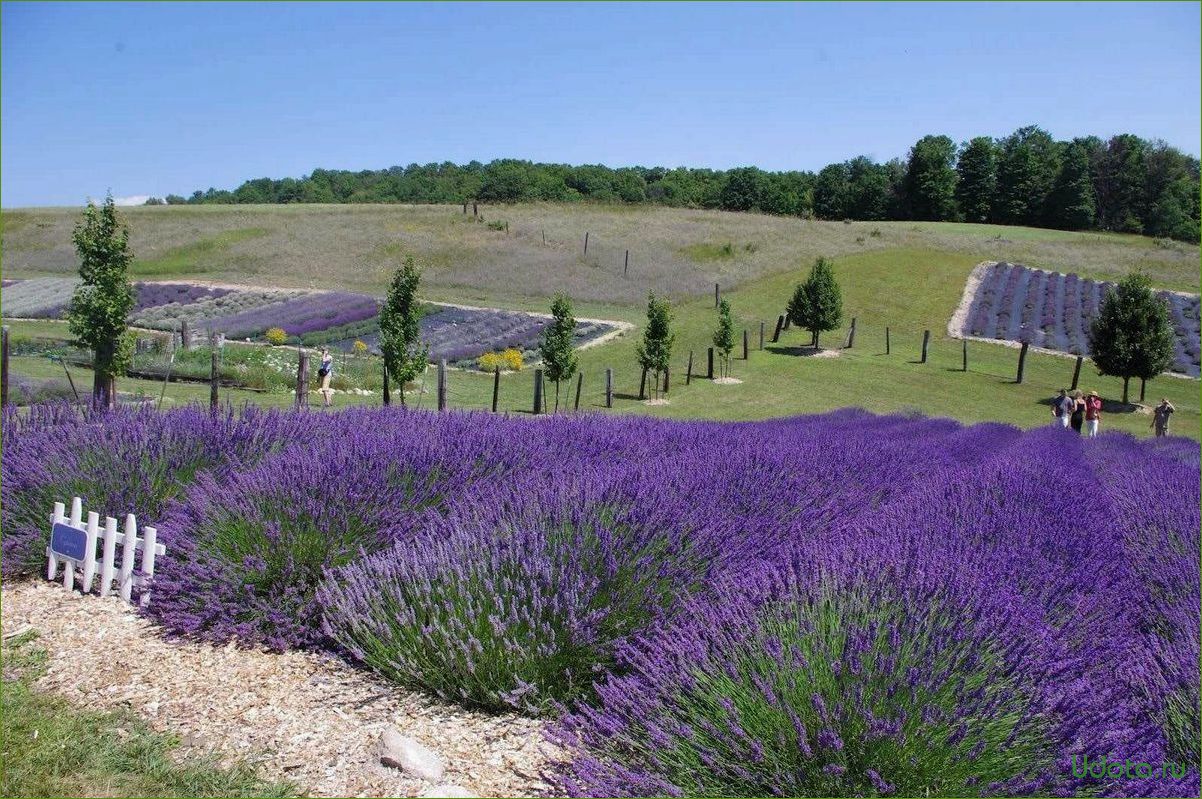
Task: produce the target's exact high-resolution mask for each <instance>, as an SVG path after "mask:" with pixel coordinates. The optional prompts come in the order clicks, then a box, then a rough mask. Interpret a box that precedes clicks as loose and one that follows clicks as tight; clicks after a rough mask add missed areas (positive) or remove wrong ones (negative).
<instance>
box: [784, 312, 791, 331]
mask: <svg viewBox="0 0 1202 799" xmlns="http://www.w3.org/2000/svg"><path fill="white" fill-rule="evenodd" d="M784 320H785V326H784V327H782V328H781V330H788V329H789V328H790V327H792V326H793V320H792V319H790V318H789V315H788V314H785V315H784Z"/></svg>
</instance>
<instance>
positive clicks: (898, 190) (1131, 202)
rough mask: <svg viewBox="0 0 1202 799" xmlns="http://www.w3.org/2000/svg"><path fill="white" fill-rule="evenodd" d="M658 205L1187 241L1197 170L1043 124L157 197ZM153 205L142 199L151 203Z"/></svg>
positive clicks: (1178, 160) (251, 185)
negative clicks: (810, 160) (1003, 131)
mask: <svg viewBox="0 0 1202 799" xmlns="http://www.w3.org/2000/svg"><path fill="white" fill-rule="evenodd" d="M473 200H476V201H479V202H487V203H511V202H529V201H547V202H572V201H592V202H607V203H632V204H637V203H657V204H662V205H670V206H679V207H692V208H716V209H721V210H727V211H758V212H762V213H769V214H779V215H790V216H801V217H806V218H819V219H855V220H898V219H913V220H923V221H964V222H993V223H1000V224H1010V225H1032V226H1037V227H1051V228H1060V229H1064V230H1108V231H1118V232H1124V233H1141V234H1144V235H1148V236H1156V237H1161V238H1173V239H1178V240H1182V241H1192V242H1197V241H1198V239H1199V163H1198V159H1197V158H1194V157H1192V156H1189V155H1186V154H1185V153H1182V152H1181V151H1180V150H1178V149H1176V148H1174V147H1170V146H1168V145H1167V144H1165V143H1164V142H1161V141H1148V140H1145V139H1141V138H1139V137H1138V136H1134V135H1132V134H1121V135H1118V136H1113V137H1112V138H1110V139H1109V140H1108V141H1104V140H1102V139H1100V138H1098V137H1096V136H1087V137H1082V138H1076V139H1073V140H1071V141H1056V140H1055V139H1053V138H1052V136H1051V135H1049V134H1048V133H1047V132H1046V131H1044V130H1042V129H1041V128H1038V127H1034V126H1030V127H1024V128H1020V129H1019V130H1016V131H1015V132H1014V133H1012V134H1010V135H1009V136H1006V137H1004V138H1002V139H993V138H990V137H988V136H979V137H977V138H974V139H972V140H971V141H968V142H964V143H962V144H960V145H956V143H955V142H953V141H952V139H951V138H949V137H947V136H935V135H931V136H924V137H923V138H921V139H919V140H918V141H917V142H916V143H915V144H914V146H913V147H912V148H910V151H909V153H908V155H907V157H906V158H905V159H900V158H895V159H893V160H890V161H888V162H885V163H877V162H876V161H874V160H873V159H871V158H869V157H867V156H858V157H856V158H853V159H851V160H850V161H845V162H843V163H839V164H831V165H829V166H827V167H825V168H823V169H822V170H820V171H819V172H817V173H814V172H800V171H789V172H767V171H764V170H761V169H758V168H756V167H741V168H737V169H729V170H713V169H691V168H687V167H679V168H675V169H667V168H663V167H640V166H635V167H622V168H617V169H614V168H610V167H606V166H600V165H584V166H570V165H566V164H540V163H532V162H530V161H521V160H514V159H499V160H496V161H492V162H490V163H488V164H482V163H480V162H478V161H472V162H471V163H468V164H465V165H462V166H460V165H457V164H453V163H449V162H444V163H441V164H426V165H424V166H423V165H419V164H411V165H409V166H406V167H401V166H394V167H390V168H388V169H379V170H363V171H360V172H351V171H345V170H327V169H315V170H314V171H313V172H312V173H311V174H310V175H307V176H305V177H301V178H282V179H273V178H258V179H255V180H248V181H246V182H245V183H243V184H242V185H241V186H239V187H237V188H236V189H234V190H232V191H229V190H219V189H213V188H210V189H209V190H208V191H196V192H194V193H193V194H192V196H191V197H188V198H184V197H182V196H179V195H168V197H167V198H166V200H165V202H167V203H168V204H183V203H198V204H203V203H462V202H468V201H473ZM162 202H164V200H160V199H158V198H152V199H151V200H150V201H149V203H150V204H160V203H162Z"/></svg>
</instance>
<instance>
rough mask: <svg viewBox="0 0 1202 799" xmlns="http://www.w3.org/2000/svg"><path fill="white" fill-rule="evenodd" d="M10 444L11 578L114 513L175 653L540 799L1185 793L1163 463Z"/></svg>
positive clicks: (133, 440) (442, 421) (325, 440)
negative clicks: (467, 761) (450, 707)
mask: <svg viewBox="0 0 1202 799" xmlns="http://www.w3.org/2000/svg"><path fill="white" fill-rule="evenodd" d="M1007 279H1009V275H1008V274H1007ZM1000 296H1001V293H999V294H998V297H999V298H1000ZM1016 296H1017V292H1016ZM1011 303H1012V304H1011V307H1012V308H1014V307H1015V305H1014V304H1013V303H1014V298H1013V297H1011ZM1019 307H1023V306H1019ZM3 421H4V435H5V440H4V445H5V457H4V459H3V463H2V464H0V466H2V469H3V474H2V475H0V477H2V478H3V479H2V482H0V490H2V492H3V493H2V496H0V506H2V511H3V514H4V515H3V525H2V526H0V533H2V535H3V547H4V551H3V554H4V568H5V577H6V578H12V577H14V576H18V575H21V574H27V573H29V572H32V571H35V570H37V569H38V568H39V566H40V565H41V563H42V558H43V557H44V555H43V553H44V548H45V536H46V530H45V524H44V519H45V509H46V508H47V507H50V503H52V502H54V501H65V500H69V498H70V496H71V495H72V494H73V493H74V494H79V495H80V496H83V497H84V498H85V500H86V501H87V503H88V505H89V507H103V508H104V509H105V510H106V512H115V513H118V514H119V513H122V512H125V511H126V510H130V511H134V512H136V513H138V514H139V518H140V520H142V521H143V522H144V523H157V524H156V526H158V527H159V530H160V535H161V536H162V540H163V541H164V543H166V544H167V545H168V548H167V556H166V557H165V558H164V559H163V561H162V562H161V564H160V566H159V568H160V571H159V573H158V575H157V580H156V585H155V593H154V599H153V602H152V603H151V605H150V607H149V609H148V612H149V614H150V615H151V616H152V617H153V618H154V619H155V620H156V621H157V622H158V623H159V624H160V625H161V626H162V627H163V628H164V630H165V631H167V632H168V633H170V634H174V635H180V636H186V637H189V638H199V639H202V640H206V641H213V642H225V641H235V642H238V643H241V644H244V645H253V646H259V645H266V646H268V647H271V648H274V649H288V648H296V647H301V648H310V649H324V650H327V651H330V652H332V653H335V654H337V655H339V656H341V657H344V658H347V659H348V660H351V661H354V662H358V663H361V664H363V665H364V666H366V667H368V668H371V669H374V670H376V671H377V672H379V673H380V674H381V675H382V676H383V677H385V678H386V679H390V680H393V681H396V682H397V683H399V684H402V685H408V686H415V687H420V688H422V689H425V690H429V691H431V692H434V693H437V694H440V695H441V696H444V697H446V698H447V699H449V700H451V701H456V702H459V703H462V704H464V705H470V706H484V707H488V708H494V709H516V710H518V711H520V712H524V713H528V714H531V715H538V716H540V717H543V718H545V719H547V728H548V734H549V735H551V736H552V738H553V740H554V741H555V742H556V743H557V744H558V747H557V749H556V752H557V754H556V761H555V762H554V763H553V764H552V767H551V770H550V773H548V775H547V776H548V777H549V778H550V780H551V781H552V790H553V791H555V792H557V793H566V794H569V795H576V796H611V795H621V796H630V795H635V796H647V795H697V796H767V795H829V796H855V795H863V796H870V795H879V796H886V795H893V794H900V795H917V796H941V795H952V796H966V795H971V796H977V795H1017V796H1028V795H1090V796H1144V795H1150V796H1163V795H1169V796H1197V795H1198V793H1199V771H1198V769H1199V761H1198V751H1199V738H1198V722H1199V712H1198V708H1199V676H1198V658H1199V634H1200V632H1199V622H1198V603H1199V601H1200V591H1199V559H1200V554H1202V553H1200V547H1199V525H1200V520H1199V503H1200V502H1202V495H1200V494H1199V461H1200V450H1199V447H1198V445H1197V444H1194V443H1192V442H1189V441H1186V440H1184V439H1179V438H1167V439H1155V440H1145V441H1137V440H1136V439H1134V438H1132V437H1130V436H1127V435H1124V434H1113V433H1108V434H1103V435H1102V436H1101V437H1100V438H1098V439H1089V440H1086V439H1081V438H1080V437H1078V436H1075V435H1071V434H1067V433H1064V432H1063V431H1061V430H1059V429H1050V428H1044V429H1041V430H1035V431H1030V432H1020V431H1019V430H1017V429H1015V428H1012V427H1007V426H1004V425H996V424H985V425H974V426H970V427H965V426H961V425H959V424H956V423H954V422H950V421H946V420H939V419H922V418H918V419H915V418H907V417H901V416H874V415H871V414H868V413H864V412H862V411H853V410H845V411H839V412H835V413H830V414H825V415H821V416H811V417H799V418H796V419H781V420H774V421H770V422H763V423H739V424H723V423H716V422H670V421H660V420H653V419H645V418H637V419H636V418H618V417H606V416H598V415H572V416H556V417H548V418H545V419H540V420H527V419H519V418H507V417H503V416H496V415H491V414H486V413H479V412H476V413H446V414H437V415H434V414H422V413H421V412H416V411H406V410H402V409H355V410H349V411H345V412H339V413H331V414H318V413H311V412H310V413H305V412H285V413H272V414H264V413H254V412H249V411H248V412H246V413H230V414H218V415H210V414H208V413H206V412H205V411H203V410H180V411H170V412H167V413H164V414H154V413H152V412H149V411H142V412H133V411H127V410H119V411H114V412H110V413H106V414H91V413H82V412H79V411H75V410H72V409H70V408H65V407H59V408H51V407H44V406H42V407H35V408H33V409H30V410H29V411H28V412H23V413H21V414H18V413H17V412H15V411H11V410H8V411H6V412H5V416H4V419H3ZM131 470H133V471H131ZM134 472H137V475H135V474H134ZM145 475H149V476H150V477H151V478H152V479H151V480H150V481H149V484H148V485H147V486H143V487H131V486H132V484H133V483H136V482H137V480H135V477H143V476H145ZM139 485H141V484H140V483H139ZM1083 757H1089V758H1090V759H1091V760H1097V759H1098V758H1106V757H1110V758H1112V759H1115V760H1118V761H1120V762H1121V761H1123V760H1131V761H1132V762H1146V763H1149V764H1154V767H1156V768H1159V767H1160V766H1161V765H1162V764H1165V763H1168V764H1172V771H1171V772H1170V773H1169V774H1168V775H1167V776H1159V777H1155V778H1152V777H1150V778H1146V779H1145V778H1143V775H1139V774H1136V775H1129V774H1125V773H1124V774H1121V775H1118V776H1102V777H1094V776H1089V775H1082V774H1078V773H1074V769H1073V764H1074V762H1076V761H1077V760H1079V759H1080V758H1083Z"/></svg>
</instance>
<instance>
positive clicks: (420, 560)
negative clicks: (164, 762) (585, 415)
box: [319, 468, 716, 714]
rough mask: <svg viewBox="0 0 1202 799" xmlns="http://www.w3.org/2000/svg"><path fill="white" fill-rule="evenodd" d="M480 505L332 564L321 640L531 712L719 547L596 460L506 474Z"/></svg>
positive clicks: (587, 676)
mask: <svg viewBox="0 0 1202 799" xmlns="http://www.w3.org/2000/svg"><path fill="white" fill-rule="evenodd" d="M485 507H486V508H487V511H486V512H484V513H479V512H475V511H472V510H468V511H467V512H466V513H462V514H459V515H457V516H456V517H454V518H448V519H431V520H430V523H429V526H428V529H426V530H425V531H424V532H423V534H422V535H420V536H416V537H414V538H412V539H410V540H406V541H402V542H400V543H398V544H397V545H396V546H395V547H394V548H392V549H391V550H389V551H386V552H383V553H380V554H378V555H375V556H372V557H369V558H366V559H363V560H360V561H358V562H356V563H354V564H352V565H350V566H347V567H345V568H342V569H339V570H336V571H334V572H333V573H331V574H330V576H329V578H328V579H327V581H326V583H325V584H324V585H323V586H322V588H321V590H320V591H319V599H320V602H321V605H322V608H323V612H324V617H325V628H326V631H327V633H328V634H329V636H330V637H331V638H332V639H333V640H335V641H336V642H338V644H339V645H340V646H341V647H342V648H343V649H345V650H346V651H347V652H349V653H350V654H351V655H352V657H354V658H355V659H356V660H359V661H362V662H363V663H365V664H366V665H368V666H370V667H371V668H373V669H374V670H376V671H378V672H380V673H381V674H383V675H384V676H386V677H388V678H389V679H391V680H394V681H396V682H399V683H401V684H405V685H412V686H420V687H423V688H427V689H430V690H432V691H434V692H435V693H437V694H438V695H440V696H442V697H444V698H448V699H451V700H455V701H460V702H463V703H464V704H468V705H472V706H479V707H485V708H491V709H497V710H513V709H518V710H521V711H523V712H526V713H531V714H538V713H540V712H545V711H547V710H549V709H551V708H552V707H553V706H554V704H555V703H557V702H560V701H564V700H567V699H570V698H575V697H577V696H580V695H582V694H583V693H584V692H586V691H588V690H589V687H590V686H591V684H592V681H593V680H594V679H596V677H597V675H598V674H601V673H604V672H605V671H608V670H609V669H611V668H613V667H614V665H615V659H614V658H615V653H616V651H617V649H618V647H620V646H621V645H622V644H623V642H625V641H626V640H627V639H629V637H630V636H631V635H633V634H634V633H636V632H638V631H641V630H644V629H647V628H648V627H654V626H656V625H657V624H658V623H659V621H660V620H662V619H663V618H665V617H667V616H668V615H669V614H670V612H671V611H672V610H673V609H674V608H676V607H677V598H678V597H679V596H680V595H682V594H685V593H688V592H689V591H692V590H696V589H697V588H698V587H699V586H701V585H702V584H703V583H704V579H705V576H706V574H707V573H708V572H709V570H710V567H711V565H712V560H713V552H714V551H715V549H716V548H715V547H713V546H710V547H706V546H705V543H706V537H705V535H704V534H703V533H702V531H698V530H695V529H687V528H684V527H681V526H680V525H679V524H674V522H676V521H677V520H674V519H673V518H672V515H671V513H670V512H668V511H667V509H666V508H665V507H664V506H663V504H662V503H653V504H636V503H633V502H632V501H631V496H630V495H629V493H628V492H627V491H625V490H624V489H623V487H622V485H621V483H620V482H619V481H615V480H614V476H613V475H612V473H611V474H609V475H606V474H604V473H603V472H599V471H598V470H597V469H596V468H593V469H586V470H581V471H579V472H576V473H575V474H574V476H573V477H571V478H569V479H565V480H562V481H556V483H553V484H551V485H549V486H548V485H547V484H546V481H545V480H544V479H542V478H541V477H539V478H536V479H533V480H525V481H517V482H511V483H509V484H507V486H506V488H505V489H504V490H503V491H502V492H501V494H500V495H499V496H491V497H489V499H488V501H487V503H486V505H485ZM710 543H711V544H712V543H713V542H712V541H711V542H710ZM703 552H708V553H710V554H703Z"/></svg>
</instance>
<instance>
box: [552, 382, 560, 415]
mask: <svg viewBox="0 0 1202 799" xmlns="http://www.w3.org/2000/svg"><path fill="white" fill-rule="evenodd" d="M553 413H559V381H558V380H556V381H555V410H554V411H553Z"/></svg>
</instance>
